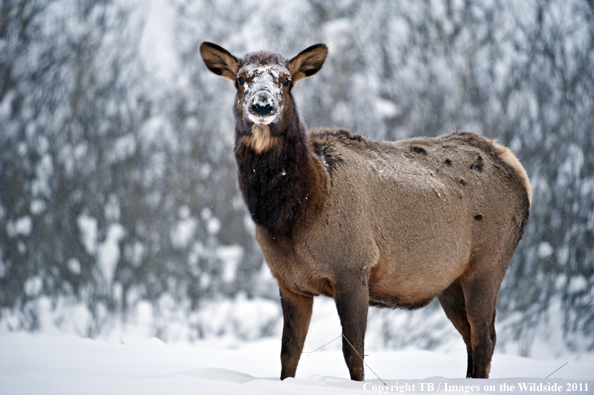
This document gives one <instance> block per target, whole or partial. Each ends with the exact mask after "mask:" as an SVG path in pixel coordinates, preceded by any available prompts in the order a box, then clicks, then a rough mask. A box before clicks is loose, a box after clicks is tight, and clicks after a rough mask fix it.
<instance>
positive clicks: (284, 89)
mask: <svg viewBox="0 0 594 395" xmlns="http://www.w3.org/2000/svg"><path fill="white" fill-rule="evenodd" d="M327 54H328V48H327V47H326V45H324V44H316V45H313V46H311V47H309V48H307V49H305V50H303V51H301V52H300V53H299V54H298V55H297V56H295V57H294V58H292V59H291V60H286V59H285V58H284V57H283V56H282V55H279V54H275V53H270V52H255V53H250V54H248V55H246V56H245V57H244V58H243V59H238V58H236V57H235V56H233V55H232V54H231V53H230V52H229V51H227V50H226V49H224V48H222V47H220V46H218V45H216V44H213V43H209V42H204V43H202V45H200V55H201V56H202V59H203V60H204V63H205V64H206V67H208V69H209V70H210V71H212V72H213V73H215V74H217V75H219V76H221V77H224V78H227V79H229V80H231V81H233V82H234V83H235V88H236V89H237V94H236V96H235V104H234V106H233V110H234V114H235V121H236V125H237V127H236V131H237V133H238V134H239V135H240V136H241V137H243V138H244V142H246V143H247V144H248V145H249V146H251V147H252V148H253V149H254V150H256V151H257V152H258V153H260V152H262V151H266V150H268V149H269V148H270V147H272V146H273V145H274V143H275V142H276V141H277V138H278V137H282V136H283V135H284V134H286V133H287V132H288V130H289V128H290V125H291V123H292V121H293V118H294V115H295V114H296V110H295V104H294V102H293V97H292V95H291V89H292V88H293V86H294V85H295V83H296V82H297V81H299V80H301V79H303V78H306V77H309V76H312V75H314V74H315V73H317V72H318V71H319V70H320V69H321V68H322V65H323V64H324V60H325V59H326V55H327Z"/></svg>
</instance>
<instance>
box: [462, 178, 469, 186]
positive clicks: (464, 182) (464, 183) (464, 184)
mask: <svg viewBox="0 0 594 395" xmlns="http://www.w3.org/2000/svg"><path fill="white" fill-rule="evenodd" d="M460 185H462V186H463V187H465V186H466V185H468V184H467V183H466V181H464V179H463V178H461V179H460Z"/></svg>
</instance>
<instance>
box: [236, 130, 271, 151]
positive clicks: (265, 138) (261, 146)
mask: <svg viewBox="0 0 594 395" xmlns="http://www.w3.org/2000/svg"><path fill="white" fill-rule="evenodd" d="M241 139H242V141H241V143H242V144H245V145H247V146H249V147H250V148H252V149H253V150H254V151H256V152H257V153H261V152H263V151H268V150H269V149H271V148H272V147H274V146H275V145H276V144H279V140H280V138H279V137H273V136H271V135H270V128H269V127H268V126H266V125H256V124H254V125H253V126H252V135H251V136H242V137H241Z"/></svg>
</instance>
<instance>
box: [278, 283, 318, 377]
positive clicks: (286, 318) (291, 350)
mask: <svg viewBox="0 0 594 395" xmlns="http://www.w3.org/2000/svg"><path fill="white" fill-rule="evenodd" d="M280 296H281V306H282V309H283V339H282V347H281V367H282V370H281V377H280V378H281V380H284V379H285V378H287V377H295V372H296V371H297V364H298V363H299V358H300V357H301V351H302V350H303V343H304V342H305V336H306V335H307V330H308V329H309V321H310V320H311V311H312V306H313V296H302V295H298V294H296V293H294V292H292V291H290V290H288V289H286V288H284V287H282V286H280Z"/></svg>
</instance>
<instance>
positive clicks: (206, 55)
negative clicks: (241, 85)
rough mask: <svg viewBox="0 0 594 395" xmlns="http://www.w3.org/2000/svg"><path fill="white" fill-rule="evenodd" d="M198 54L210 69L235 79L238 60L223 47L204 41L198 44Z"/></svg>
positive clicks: (217, 73) (222, 75) (219, 74)
mask: <svg viewBox="0 0 594 395" xmlns="http://www.w3.org/2000/svg"><path fill="white" fill-rule="evenodd" d="M200 55H201V56H202V60H203V61H204V64H205V65H206V67H208V69H209V70H210V71H212V72H213V73H215V74H216V75H218V76H221V77H225V78H228V79H230V80H232V81H235V75H236V74H237V65H238V63H239V61H238V60H237V58H236V57H235V56H233V55H231V53H230V52H229V51H227V50H226V49H225V48H223V47H221V46H219V45H217V44H213V43H209V42H206V41H205V42H203V43H202V44H201V45H200Z"/></svg>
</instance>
